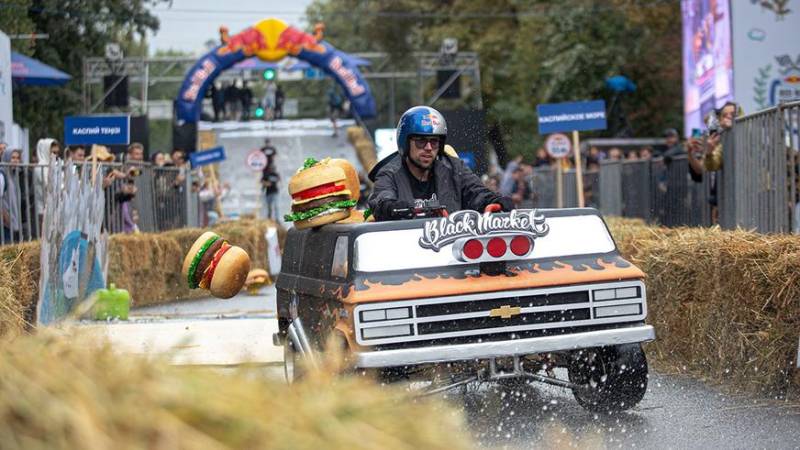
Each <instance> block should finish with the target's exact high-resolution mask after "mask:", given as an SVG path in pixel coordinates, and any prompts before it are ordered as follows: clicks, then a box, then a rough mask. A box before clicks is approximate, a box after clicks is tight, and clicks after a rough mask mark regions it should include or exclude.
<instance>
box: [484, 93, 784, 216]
mask: <svg viewBox="0 0 800 450" xmlns="http://www.w3.org/2000/svg"><path fill="white" fill-rule="evenodd" d="M737 113H738V107H737V105H736V104H735V103H732V102H729V103H726V104H725V105H723V106H722V107H721V108H719V110H716V111H714V112H713V113H712V114H710V115H709V117H708V120H707V125H708V126H707V129H706V130H704V131H701V132H697V133H695V135H694V136H693V137H691V138H689V139H685V140H682V139H681V136H680V133H679V132H678V130H676V129H674V128H668V129H666V130H664V132H663V133H662V136H661V137H662V138H663V143H661V144H659V145H641V146H632V145H628V146H622V145H618V146H609V147H601V146H590V147H589V148H588V149H586V150H585V151H583V152H582V154H581V163H582V170H583V173H584V176H585V177H591V176H592V175H594V174H596V173H597V172H598V170H599V169H600V164H601V163H602V162H603V161H623V162H635V161H654V162H656V163H657V164H660V165H662V167H664V166H669V165H670V164H671V163H672V161H674V160H675V159H676V158H686V160H687V162H688V176H689V178H690V179H691V180H692V181H694V182H697V183H700V182H703V181H704V178H705V177H708V182H709V184H710V186H711V188H710V191H711V193H710V196H709V198H708V202H709V204H710V206H711V208H712V218H713V220H714V221H715V222H716V219H717V212H716V207H717V198H716V195H717V193H716V191H717V180H716V175H715V173H714V172H717V171H719V170H721V168H722V153H723V148H722V141H723V136H724V133H726V132H728V130H730V129H731V128H732V126H733V121H734V118H735V117H736V115H737ZM529 155H530V156H517V157H516V158H514V159H513V160H511V161H509V162H508V163H507V164H506V167H505V168H500V167H498V166H493V167H490V168H489V171H488V173H487V174H486V175H484V176H483V181H484V184H485V185H486V186H487V187H489V189H492V190H493V191H496V192H499V193H501V194H502V195H508V196H510V197H511V198H512V199H513V200H514V202H515V204H516V205H517V207H531V206H532V205H535V204H536V200H537V192H538V189H539V188H540V186H536V185H535V184H536V181H535V180H537V178H536V177H535V176H533V175H534V173H535V172H537V171H538V172H542V171H547V170H555V168H557V167H558V166H559V165H560V166H561V167H562V169H564V170H567V169H573V168H574V159H573V158H572V157H569V158H563V159H554V158H552V157H550V155H549V154H548V152H547V150H546V149H545V148H544V147H540V148H537V149H536V150H535V151H532V152H531V153H530V154H529ZM547 180H550V179H549V178H547ZM592 188H593V187H592V186H591V184H590V183H588V182H587V181H586V180H585V181H584V195H585V196H586V197H587V204H590V202H589V199H590V198H591V196H592V195H593V192H592ZM798 210H799V211H800V207H799V208H798ZM798 214H800V212H799V213H798Z"/></svg>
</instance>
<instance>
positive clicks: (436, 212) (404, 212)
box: [392, 205, 448, 219]
mask: <svg viewBox="0 0 800 450" xmlns="http://www.w3.org/2000/svg"><path fill="white" fill-rule="evenodd" d="M392 213H394V215H395V217H403V218H405V219H424V218H430V217H447V216H448V213H447V208H445V207H444V206H442V205H437V206H417V207H413V208H400V209H393V210H392Z"/></svg>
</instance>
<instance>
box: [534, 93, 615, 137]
mask: <svg viewBox="0 0 800 450" xmlns="http://www.w3.org/2000/svg"><path fill="white" fill-rule="evenodd" d="M536 113H537V114H538V116H539V134H550V133H560V132H563V131H586V130H605V129H606V127H607V124H606V102H604V101H603V100H593V101H590V102H567V103H545V104H542V105H538V106H536Z"/></svg>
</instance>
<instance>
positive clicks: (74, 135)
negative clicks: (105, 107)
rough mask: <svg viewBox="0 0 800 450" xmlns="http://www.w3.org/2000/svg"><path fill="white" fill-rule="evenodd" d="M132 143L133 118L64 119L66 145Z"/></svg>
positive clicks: (71, 117)
mask: <svg viewBox="0 0 800 450" xmlns="http://www.w3.org/2000/svg"><path fill="white" fill-rule="evenodd" d="M130 143H131V116H128V115H119V116H70V117H66V118H65V119H64V144H66V145H78V144H82V145H91V144H102V145H127V144H130Z"/></svg>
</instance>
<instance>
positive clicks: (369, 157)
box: [347, 127, 378, 172]
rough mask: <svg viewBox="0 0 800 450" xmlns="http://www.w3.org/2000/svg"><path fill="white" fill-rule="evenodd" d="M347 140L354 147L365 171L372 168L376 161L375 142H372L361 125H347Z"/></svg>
mask: <svg viewBox="0 0 800 450" xmlns="http://www.w3.org/2000/svg"><path fill="white" fill-rule="evenodd" d="M347 140H348V141H349V142H350V144H352V146H353V148H355V150H356V155H357V156H358V161H359V162H360V163H361V167H363V168H364V170H365V171H366V172H369V171H370V170H372V168H373V167H374V166H375V164H377V163H378V159H377V152H376V150H375V143H374V142H372V138H371V137H370V136H369V135H368V134H367V132H366V131H365V130H364V129H363V128H361V127H348V128H347Z"/></svg>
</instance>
